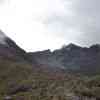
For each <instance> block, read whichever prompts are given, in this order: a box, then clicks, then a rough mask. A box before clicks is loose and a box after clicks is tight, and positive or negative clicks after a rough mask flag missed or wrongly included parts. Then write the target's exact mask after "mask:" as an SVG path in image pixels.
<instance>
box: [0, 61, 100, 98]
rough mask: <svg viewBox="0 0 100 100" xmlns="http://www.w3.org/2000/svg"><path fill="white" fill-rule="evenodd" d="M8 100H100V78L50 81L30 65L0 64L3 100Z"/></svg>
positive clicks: (46, 74) (96, 76)
mask: <svg viewBox="0 0 100 100" xmlns="http://www.w3.org/2000/svg"><path fill="white" fill-rule="evenodd" d="M53 77H55V78H53ZM7 98H10V100H77V98H84V99H83V100H85V98H97V100H99V99H100V76H99V75H95V76H79V75H76V76H75V75H72V74H66V77H64V78H56V76H52V77H51V78H50V77H49V75H48V73H44V72H36V71H34V70H33V66H32V65H31V64H29V63H27V62H14V61H9V60H0V100H7ZM80 100H82V99H80ZM87 100H88V99H87ZM90 100H92V99H90ZM93 100H95V99H93Z"/></svg>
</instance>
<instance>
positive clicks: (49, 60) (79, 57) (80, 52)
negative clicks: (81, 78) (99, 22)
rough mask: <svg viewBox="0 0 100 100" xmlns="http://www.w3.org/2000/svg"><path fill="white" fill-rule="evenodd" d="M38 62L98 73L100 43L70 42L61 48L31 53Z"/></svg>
mask: <svg viewBox="0 0 100 100" xmlns="http://www.w3.org/2000/svg"><path fill="white" fill-rule="evenodd" d="M29 54H30V56H31V57H33V59H36V61H37V63H38V64H40V65H41V64H43V65H46V66H49V67H58V68H61V69H64V70H66V71H72V72H80V73H81V72H85V73H93V72H94V73H96V72H98V71H99V70H100V61H99V60H100V45H99V44H96V45H92V46H91V47H89V48H87V47H80V46H77V45H75V44H69V45H68V46H64V47H63V48H61V49H58V50H55V51H53V52H50V50H46V51H41V52H34V53H29Z"/></svg>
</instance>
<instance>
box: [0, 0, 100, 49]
mask: <svg viewBox="0 0 100 100" xmlns="http://www.w3.org/2000/svg"><path fill="white" fill-rule="evenodd" d="M0 29H1V30H2V31H4V32H5V33H6V34H7V35H8V36H9V37H11V38H12V39H13V40H15V41H16V43H17V44H18V45H19V46H21V47H22V48H24V49H25V50H27V51H37V50H44V49H56V48H59V47H61V46H62V45H63V44H68V43H70V42H72V43H76V44H79V45H82V46H88V45H91V44H96V43H100V0H0Z"/></svg>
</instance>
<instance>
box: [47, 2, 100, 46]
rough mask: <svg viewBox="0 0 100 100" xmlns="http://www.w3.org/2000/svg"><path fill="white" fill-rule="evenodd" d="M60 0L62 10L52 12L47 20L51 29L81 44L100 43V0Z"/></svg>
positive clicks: (66, 38)
mask: <svg viewBox="0 0 100 100" xmlns="http://www.w3.org/2000/svg"><path fill="white" fill-rule="evenodd" d="M60 2H61V5H59V7H62V8H63V9H62V11H55V12H50V13H51V15H49V16H48V18H47V19H46V21H45V24H46V25H47V27H48V29H49V31H51V32H52V34H55V35H57V36H59V37H62V38H63V39H65V40H66V41H67V40H69V41H72V42H76V43H78V44H81V45H91V44H94V43H100V0H60ZM49 9H50V8H49ZM52 9H53V8H52ZM52 11H53V10H52Z"/></svg>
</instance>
